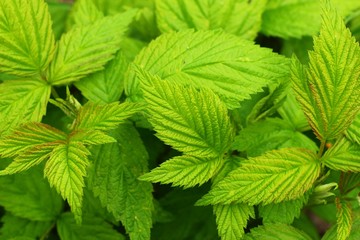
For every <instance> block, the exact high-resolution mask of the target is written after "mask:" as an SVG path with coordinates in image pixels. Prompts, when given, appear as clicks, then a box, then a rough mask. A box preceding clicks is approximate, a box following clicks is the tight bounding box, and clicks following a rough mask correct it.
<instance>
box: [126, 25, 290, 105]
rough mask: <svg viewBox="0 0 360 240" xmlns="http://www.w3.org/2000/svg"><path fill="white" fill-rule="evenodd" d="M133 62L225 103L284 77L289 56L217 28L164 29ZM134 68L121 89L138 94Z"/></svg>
mask: <svg viewBox="0 0 360 240" xmlns="http://www.w3.org/2000/svg"><path fill="white" fill-rule="evenodd" d="M134 64H135V65H136V66H138V68H141V69H142V70H144V71H147V72H149V73H151V74H156V75H158V76H159V77H160V78H161V79H164V80H167V81H169V82H171V83H173V82H177V83H182V84H186V85H192V86H194V87H196V88H202V87H207V88H210V89H211V90H213V91H214V92H215V93H217V94H218V95H219V96H220V98H221V100H223V101H224V102H225V103H226V104H227V106H228V107H229V108H237V107H239V105H240V104H239V101H241V100H244V99H248V98H250V97H251V94H254V93H256V92H261V91H263V89H262V88H263V87H265V86H267V85H268V84H270V83H274V82H278V81H279V79H281V78H283V77H287V76H288V73H289V72H288V71H289V68H288V61H287V59H285V58H284V57H283V56H280V55H278V54H275V53H273V52H271V51H270V49H267V48H261V47H259V46H257V45H254V44H253V43H252V42H250V41H247V40H244V39H241V38H239V37H236V36H234V35H231V34H226V33H224V32H221V31H197V32H194V31H192V30H185V31H181V32H177V33H175V32H171V33H168V34H163V35H161V36H160V37H158V38H157V39H156V40H154V41H153V42H151V43H150V44H149V45H148V46H147V47H146V48H144V49H143V50H142V51H141V52H140V53H139V54H138V55H137V56H136V58H135V60H134ZM137 70H138V69H137V68H136V67H135V68H129V71H128V73H127V75H128V76H127V78H126V80H125V92H126V94H127V95H128V96H129V97H130V99H131V100H132V101H139V100H142V99H143V96H142V93H141V88H140V81H141V74H140V75H139V74H138V71H137Z"/></svg>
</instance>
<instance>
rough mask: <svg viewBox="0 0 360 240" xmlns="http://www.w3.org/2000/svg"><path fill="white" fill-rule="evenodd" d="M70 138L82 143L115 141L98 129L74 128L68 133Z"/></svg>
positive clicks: (91, 143) (94, 143)
mask: <svg viewBox="0 0 360 240" xmlns="http://www.w3.org/2000/svg"><path fill="white" fill-rule="evenodd" d="M70 137H71V140H72V141H74V142H79V143H82V144H85V145H86V144H89V145H99V144H105V143H112V142H116V139H114V138H113V137H111V136H109V135H107V134H105V133H104V132H102V131H99V130H91V129H88V130H74V131H73V132H71V134H70Z"/></svg>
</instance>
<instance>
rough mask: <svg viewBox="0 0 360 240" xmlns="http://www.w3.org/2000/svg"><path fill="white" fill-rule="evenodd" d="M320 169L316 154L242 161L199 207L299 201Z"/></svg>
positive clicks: (297, 151) (284, 153)
mask: <svg viewBox="0 0 360 240" xmlns="http://www.w3.org/2000/svg"><path fill="white" fill-rule="evenodd" d="M320 170H321V166H320V162H319V161H318V159H317V156H316V155H315V153H314V152H312V151H310V150H307V149H302V148H284V149H280V150H274V151H271V152H268V153H266V154H264V155H262V156H259V157H255V158H250V159H249V160H246V161H242V162H241V165H240V167H239V168H238V169H236V170H234V171H232V172H230V173H229V175H227V176H226V177H225V178H224V179H223V180H221V181H220V182H219V183H218V184H216V185H215V186H214V187H213V188H212V189H211V190H210V192H209V193H208V194H207V195H205V196H204V197H203V198H202V199H200V200H199V202H198V203H197V204H198V205H208V204H218V203H221V204H230V203H233V202H244V203H249V204H250V205H256V204H260V203H262V204H263V205H266V204H270V203H279V202H282V201H289V200H293V199H296V198H299V197H301V196H303V195H304V193H305V192H306V191H307V190H308V189H309V188H310V187H311V186H312V185H313V183H314V181H315V180H316V179H317V177H318V176H319V174H320Z"/></svg>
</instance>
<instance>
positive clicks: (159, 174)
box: [139, 155, 223, 188]
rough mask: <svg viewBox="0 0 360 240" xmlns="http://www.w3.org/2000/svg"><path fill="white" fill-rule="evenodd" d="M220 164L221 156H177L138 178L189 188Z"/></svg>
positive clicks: (202, 180)
mask: <svg viewBox="0 0 360 240" xmlns="http://www.w3.org/2000/svg"><path fill="white" fill-rule="evenodd" d="M222 164H223V160H222V159H221V158H204V157H203V158H199V157H194V156H187V155H184V156H177V157H174V158H172V159H170V160H168V161H166V162H164V163H163V164H161V165H160V167H157V168H155V169H153V170H151V172H150V173H146V174H145V175H143V176H141V177H140V178H139V179H140V180H146V181H151V182H161V183H163V184H166V183H172V186H182V187H184V188H190V187H194V186H196V185H202V184H204V183H205V182H207V181H208V180H209V179H211V178H212V177H213V176H214V175H215V174H216V173H217V172H218V171H219V169H220V167H221V166H222Z"/></svg>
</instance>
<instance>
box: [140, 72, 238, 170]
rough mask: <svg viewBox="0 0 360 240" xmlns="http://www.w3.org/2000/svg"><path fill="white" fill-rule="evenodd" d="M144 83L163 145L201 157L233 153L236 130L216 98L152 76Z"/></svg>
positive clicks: (152, 118)
mask: <svg viewBox="0 0 360 240" xmlns="http://www.w3.org/2000/svg"><path fill="white" fill-rule="evenodd" d="M142 83H143V84H142V89H143V92H144V97H145V101H146V102H147V103H148V108H147V110H148V113H149V115H150V118H149V121H150V123H151V124H152V125H153V126H154V128H155V131H156V132H157V136H158V137H159V138H160V139H161V140H162V141H164V142H165V143H166V144H168V145H170V146H172V147H173V148H174V149H176V150H179V151H181V152H184V154H187V155H192V156H197V157H209V158H219V157H222V155H223V154H224V153H225V152H226V151H227V150H228V149H229V147H230V144H231V142H232V140H233V129H232V126H231V122H230V118H229V116H228V111H227V108H226V106H225V104H224V103H222V102H221V100H220V99H219V97H217V95H216V94H214V93H213V92H212V91H210V90H208V89H201V90H196V89H195V88H194V87H192V86H188V87H185V86H182V85H180V84H177V83H171V82H170V81H164V80H160V79H159V78H158V77H157V76H152V75H150V74H145V75H143V81H142ZM212 169H213V168H212Z"/></svg>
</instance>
